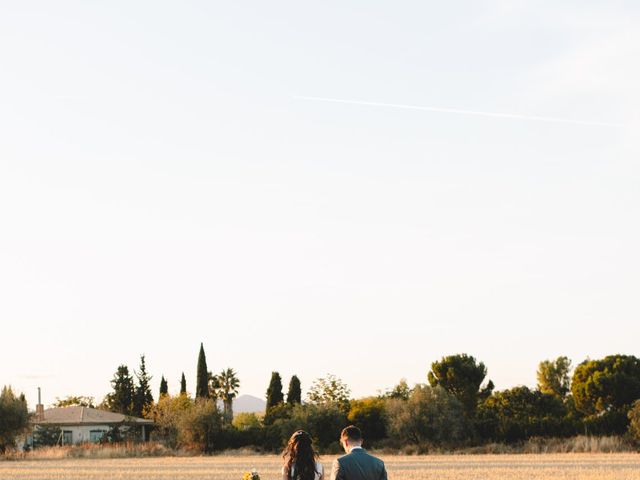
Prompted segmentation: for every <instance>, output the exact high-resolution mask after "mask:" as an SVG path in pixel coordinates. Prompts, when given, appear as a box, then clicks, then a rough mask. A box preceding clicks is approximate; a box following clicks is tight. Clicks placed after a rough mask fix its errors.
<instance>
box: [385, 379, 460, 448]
mask: <svg viewBox="0 0 640 480" xmlns="http://www.w3.org/2000/svg"><path fill="white" fill-rule="evenodd" d="M465 413H466V412H465V408H464V405H463V404H462V402H460V401H459V400H458V399H457V398H456V397H455V396H454V395H452V394H450V393H449V392H447V391H446V390H445V389H444V388H443V387H441V386H436V387H430V386H428V385H416V387H415V388H414V389H413V390H412V392H411V395H410V396H409V399H408V400H401V399H393V400H389V403H388V407H387V415H388V425H389V426H388V428H389V433H390V434H391V436H392V437H394V438H397V439H398V440H400V441H401V442H404V443H410V444H414V445H418V446H422V447H424V446H428V445H434V444H435V445H440V446H456V445H458V444H460V443H461V442H463V441H464V440H466V439H467V437H469V433H470V424H469V420H468V419H467V416H466V415H465Z"/></svg>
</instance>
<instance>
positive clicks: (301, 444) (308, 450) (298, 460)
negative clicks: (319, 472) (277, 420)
mask: <svg viewBox="0 0 640 480" xmlns="http://www.w3.org/2000/svg"><path fill="white" fill-rule="evenodd" d="M282 458H284V472H285V474H286V475H287V477H288V478H291V479H292V480H314V479H315V478H316V462H317V460H318V454H317V453H316V452H315V450H314V449H313V439H312V438H311V435H309V434H308V433H307V432H305V431H304V430H298V431H297V432H295V433H294V434H293V435H291V438H290V439H289V442H288V443H287V446H286V448H285V449H284V452H282ZM292 473H293V475H292Z"/></svg>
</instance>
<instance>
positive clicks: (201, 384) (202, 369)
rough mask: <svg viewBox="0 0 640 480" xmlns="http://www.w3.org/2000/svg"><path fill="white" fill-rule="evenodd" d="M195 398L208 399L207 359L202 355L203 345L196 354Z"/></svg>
mask: <svg viewBox="0 0 640 480" xmlns="http://www.w3.org/2000/svg"><path fill="white" fill-rule="evenodd" d="M196 398H209V370H207V357H206V355H205V354H204V345H203V344H202V343H201V344H200V352H199V353H198V368H197V375H196Z"/></svg>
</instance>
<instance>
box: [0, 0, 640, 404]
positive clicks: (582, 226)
mask: <svg viewBox="0 0 640 480" xmlns="http://www.w3.org/2000/svg"><path fill="white" fill-rule="evenodd" d="M638 58H640V5H638V3H637V2H632V1H628V2H625V1H611V2H596V1H589V0H581V1H567V2H552V1H535V2H533V1H518V0H509V1H480V2H478V1H459V2H430V1H427V2H424V1H415V2H412V1H400V2H358V1H352V2H345V1H325V2H300V1H291V2H278V1H276V2H257V1H243V2H208V1H183V2H164V1H160V2H158V1H154V2H151V1H148V2H145V1H138V2H124V1H110V2H96V1H75V2H72V1H60V2H48V1H28V0H27V1H20V2H14V1H5V2H2V3H0V72H1V74H0V324H1V334H0V384H2V385H4V384H11V385H12V386H13V387H14V389H16V390H17V391H20V392H24V393H25V394H26V395H27V400H28V401H29V404H30V406H31V408H33V406H34V404H35V403H36V394H37V387H38V386H39V387H41V388H42V392H43V402H44V403H45V404H51V403H52V402H54V401H55V399H56V397H64V396H66V395H88V396H94V397H95V398H96V399H98V400H100V399H101V398H102V397H103V396H104V395H105V394H106V393H108V391H109V389H110V384H109V381H110V379H111V378H112V376H113V373H114V372H115V370H116V368H117V367H118V365H120V364H122V363H124V364H127V365H129V367H130V368H131V369H136V368H137V366H138V363H139V356H140V355H141V354H145V355H146V360H147V366H148V369H149V371H150V373H151V374H152V375H153V376H154V378H153V389H154V393H157V388H158V384H159V380H160V377H161V375H164V376H165V377H166V378H167V379H168V382H169V389H170V391H171V392H175V391H177V389H178V387H179V378H180V374H181V373H182V372H183V371H184V372H185V375H186V377H187V384H188V387H189V390H190V391H193V390H194V388H195V372H196V361H197V354H198V349H199V346H200V342H203V343H204V347H205V350H206V353H207V360H208V364H209V368H210V369H211V370H212V371H213V372H217V371H220V370H222V369H223V368H226V367H232V368H234V369H235V370H236V371H237V372H238V375H239V377H240V381H241V389H240V393H241V394H252V395H256V396H259V397H263V396H264V394H265V391H266V388H267V385H268V382H269V378H270V375H271V372H272V371H274V370H277V371H279V372H280V373H281V374H282V376H283V378H284V382H285V384H286V383H287V382H288V379H289V377H290V376H291V375H293V374H297V375H298V376H299V377H300V379H301V380H302V384H303V389H305V390H306V389H307V388H308V387H309V386H310V385H311V383H312V382H313V380H314V379H316V378H318V377H321V376H323V375H325V374H327V373H332V374H335V375H337V376H338V377H340V378H341V379H343V380H344V381H345V382H346V383H347V384H348V385H349V387H350V388H351V390H352V393H353V395H354V396H365V395H373V394H376V393H377V392H378V391H380V390H385V389H388V388H391V387H393V385H395V384H396V383H397V382H398V381H399V380H400V379H401V378H403V377H404V378H406V379H407V381H408V382H409V383H410V384H413V383H420V382H426V377H427V372H428V370H429V367H430V364H431V362H433V361H434V360H437V359H439V358H441V357H442V356H443V355H449V354H455V353H461V352H465V353H468V354H471V355H474V356H475V357H476V358H477V359H479V360H481V361H483V362H484V363H485V364H486V366H487V369H488V372H489V373H488V378H491V379H492V380H493V381H494V383H495V384H496V386H497V388H501V389H502V388H509V387H512V386H515V385H522V384H524V385H529V386H534V385H535V371H536V367H537V364H538V362H540V361H541V360H544V359H547V358H555V357H557V356H559V355H567V356H569V357H570V358H571V359H572V360H573V362H574V364H577V363H579V362H581V361H582V360H584V359H585V358H587V357H590V358H598V357H602V356H604V355H607V354H613V353H624V354H635V355H640V351H639V347H638V342H637V339H638V338H639V337H640V321H639V320H640V318H639V317H640V303H639V301H638V291H639V290H640V274H639V272H640V253H639V248H638V245H640V223H639V222H638V209H639V206H640V189H638V187H637V186H638V181H639V180H640V165H639V162H638V158H640V157H639V154H640V140H639V139H638V126H639V115H638V111H639V107H640V90H639V89H638V85H640V62H638Z"/></svg>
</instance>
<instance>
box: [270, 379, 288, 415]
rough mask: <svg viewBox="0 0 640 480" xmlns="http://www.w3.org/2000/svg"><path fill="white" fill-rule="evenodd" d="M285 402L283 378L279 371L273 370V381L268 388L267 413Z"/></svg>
mask: <svg viewBox="0 0 640 480" xmlns="http://www.w3.org/2000/svg"><path fill="white" fill-rule="evenodd" d="M283 402H284V394H283V393H282V378H281V377H280V374H279V373H278V372H271V381H270V382H269V387H268V388H267V409H266V410H267V413H268V412H269V410H271V409H272V408H274V407H276V406H277V405H280V404H281V403H283Z"/></svg>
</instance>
